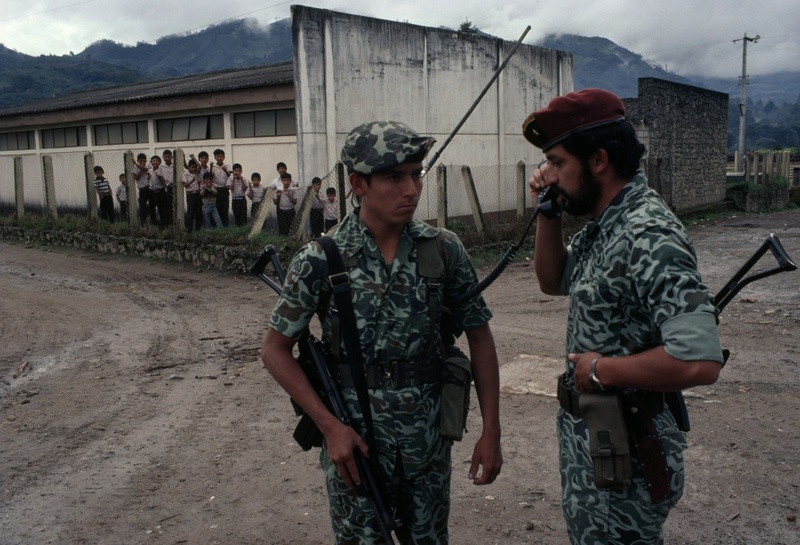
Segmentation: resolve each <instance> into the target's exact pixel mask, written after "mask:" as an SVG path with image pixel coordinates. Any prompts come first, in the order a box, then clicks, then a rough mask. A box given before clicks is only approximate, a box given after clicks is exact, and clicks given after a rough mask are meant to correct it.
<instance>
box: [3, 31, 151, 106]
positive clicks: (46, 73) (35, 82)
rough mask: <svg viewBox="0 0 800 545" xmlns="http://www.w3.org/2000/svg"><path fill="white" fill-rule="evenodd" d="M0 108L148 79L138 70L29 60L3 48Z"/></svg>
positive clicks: (65, 58) (71, 58) (68, 60)
mask: <svg viewBox="0 0 800 545" xmlns="http://www.w3.org/2000/svg"><path fill="white" fill-rule="evenodd" d="M0 48H2V50H3V51H2V54H0V108H7V107H10V106H16V105H19V104H26V103H29V102H38V101H40V100H44V99H47V98H50V97H54V96H61V95H65V94H67V93H71V92H74V91H80V90H84V89H97V88H100V87H110V86H113V85H124V84H129V83H134V82H137V81H142V80H144V79H146V76H145V74H143V73H142V72H140V71H139V70H136V69H133V68H128V67H125V66H117V65H114V64H109V63H105V62H96V61H86V60H84V59H81V58H78V57H75V56H70V55H65V56H61V57H59V56H55V55H49V56H45V55H43V56H40V57H28V58H27V59H20V58H15V56H18V57H27V55H20V54H19V53H15V52H13V51H10V50H8V49H6V48H4V47H2V46H0Z"/></svg>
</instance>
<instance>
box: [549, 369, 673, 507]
mask: <svg viewBox="0 0 800 545" xmlns="http://www.w3.org/2000/svg"><path fill="white" fill-rule="evenodd" d="M557 393H558V401H559V403H560V405H561V407H562V408H563V409H564V410H565V411H567V412H568V413H570V414H571V415H573V416H574V417H576V418H582V419H583V420H584V421H585V423H586V428H587V432H588V435H589V452H590V454H591V456H592V459H593V461H594V470H595V471H594V472H595V485H596V486H597V487H598V488H611V489H617V490H620V489H624V488H626V487H627V486H629V485H630V484H631V476H632V465H631V452H632V450H633V449H635V451H636V454H637V457H638V459H639V462H640V464H641V468H642V472H643V473H644V476H645V480H646V481H647V485H648V489H649V491H650V496H651V499H652V500H653V502H659V501H662V500H663V499H664V498H666V497H667V494H668V492H669V479H668V474H667V469H666V461H665V456H664V452H663V449H662V448H661V442H660V439H659V438H658V435H657V434H656V433H655V427H654V426H653V423H652V422H653V417H655V416H656V415H658V414H659V413H661V412H662V411H663V410H664V403H665V395H664V394H662V393H660V392H641V391H625V393H621V392H604V393H591V394H578V393H577V392H576V391H574V390H572V389H571V388H570V387H569V386H568V384H567V382H566V378H565V376H564V375H562V376H561V377H560V378H559V380H558V390H557ZM681 401H682V398H681Z"/></svg>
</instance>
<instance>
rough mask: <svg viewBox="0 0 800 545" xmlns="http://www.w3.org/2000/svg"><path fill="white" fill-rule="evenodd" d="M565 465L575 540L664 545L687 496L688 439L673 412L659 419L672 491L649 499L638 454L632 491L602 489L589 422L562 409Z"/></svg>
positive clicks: (590, 544)
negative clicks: (667, 526)
mask: <svg viewBox="0 0 800 545" xmlns="http://www.w3.org/2000/svg"><path fill="white" fill-rule="evenodd" d="M556 424H557V428H558V429H557V432H558V445H559V465H560V468H561V507H562V510H563V512H564V519H565V520H566V523H567V533H568V535H569V539H570V542H571V543H572V545H663V543H664V532H663V526H664V522H665V521H666V520H667V516H668V515H669V512H670V509H672V507H674V506H675V504H676V503H678V500H679V499H680V498H681V496H682V495H683V484H684V471H683V469H684V468H683V451H684V450H685V449H686V438H685V436H684V434H683V432H681V431H679V430H678V429H677V426H676V425H675V420H674V419H673V418H672V415H671V414H670V413H669V411H664V412H662V413H661V414H660V415H658V416H656V417H655V418H654V424H655V427H656V429H657V430H658V432H659V437H661V443H662V446H663V448H664V454H665V456H666V461H667V466H668V468H669V477H670V492H669V495H668V497H667V498H666V499H665V500H664V501H662V502H659V503H653V502H651V501H650V492H649V491H648V489H647V483H646V482H645V480H644V476H643V474H642V470H641V466H640V464H639V460H638V458H636V456H635V455H634V456H632V459H633V460H632V462H633V484H632V485H631V486H630V487H628V489H627V490H624V491H617V490H610V489H598V488H597V487H596V486H595V484H594V463H593V461H592V457H591V455H590V454H589V439H588V433H587V431H586V424H585V423H584V421H583V420H582V419H580V418H575V417H574V416H572V415H571V414H569V413H567V412H566V411H564V410H563V409H561V408H559V409H558V417H557V419H556Z"/></svg>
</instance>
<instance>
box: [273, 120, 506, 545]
mask: <svg viewBox="0 0 800 545" xmlns="http://www.w3.org/2000/svg"><path fill="white" fill-rule="evenodd" d="M433 142H434V141H433V139H432V138H427V137H421V136H419V135H418V134H417V133H416V132H414V131H413V130H412V129H411V128H409V127H408V126H407V125H405V124H403V123H398V122H392V121H389V122H372V123H365V124H363V125H360V126H359V127H356V128H355V129H354V130H353V131H352V132H351V133H350V135H349V136H348V137H347V139H346V141H345V145H344V148H343V149H342V162H343V163H344V164H345V165H346V167H347V169H348V174H349V181H350V185H351V188H352V191H353V193H354V194H355V195H356V196H357V197H358V198H359V201H360V207H358V208H357V209H356V210H355V211H354V212H353V213H351V214H349V215H347V216H346V217H345V218H344V219H343V220H342V222H341V223H340V224H339V225H338V226H337V227H336V228H335V229H334V230H333V231H332V232H330V233H328V234H329V235H330V236H331V237H332V238H333V240H334V241H335V242H336V244H337V247H338V248H339V250H340V253H341V254H342V259H343V260H344V262H345V268H346V269H347V270H348V273H349V276H350V282H351V289H352V294H353V306H354V307H355V313H356V320H357V322H358V323H357V328H358V331H359V332H360V334H361V338H360V341H361V342H360V344H361V350H362V352H363V356H364V361H365V363H366V365H367V368H368V369H369V368H370V366H380V365H383V363H382V362H389V361H392V360H397V361H400V362H403V363H402V365H405V364H406V363H413V362H415V361H416V362H420V361H422V362H425V367H426V368H428V367H429V368H430V372H427V371H426V372H419V373H418V374H419V376H418V378H416V379H415V380H416V381H417V383H415V384H412V385H403V386H399V385H398V386H396V385H394V384H393V383H392V382H391V380H387V381H386V382H385V383H384V384H382V385H380V387H372V386H370V388H369V397H370V403H371V406H372V411H373V417H372V418H373V427H374V436H375V442H376V445H377V449H378V452H377V453H371V452H368V447H367V444H366V443H365V441H364V439H363V437H365V428H364V424H363V419H362V417H361V409H360V405H359V404H358V400H357V395H356V392H355V389H354V388H352V387H347V385H345V387H343V388H341V391H342V394H343V397H344V399H345V403H346V404H347V405H348V409H349V411H350V414H351V415H352V416H353V419H354V425H355V428H356V430H353V429H351V428H349V427H347V426H344V425H343V424H342V423H341V422H339V421H338V420H337V419H336V418H335V417H334V416H333V415H332V414H331V413H329V412H328V410H327V409H326V408H325V407H324V405H323V404H322V402H321V401H320V399H319V397H318V396H317V394H316V392H314V391H313V390H312V389H311V387H310V386H309V383H308V380H307V379H306V377H305V375H304V374H303V373H302V371H301V370H300V368H299V367H298V365H297V363H296V362H295V360H294V359H293V358H292V348H293V346H294V344H295V343H296V342H297V340H298V339H299V337H300V334H301V333H302V331H303V329H304V328H305V327H306V326H307V325H308V323H309V322H310V321H311V319H312V317H313V315H314V314H315V313H317V314H319V315H320V316H321V317H322V327H323V338H328V339H330V338H331V314H332V313H327V312H326V310H327V307H328V305H329V302H330V301H331V294H330V288H329V285H328V283H327V280H326V278H327V273H326V270H327V262H326V258H325V254H324V252H323V251H322V249H321V246H320V245H319V243H317V242H311V243H309V244H308V245H306V246H305V247H304V248H303V249H301V250H300V252H299V253H298V254H297V255H296V256H295V258H294V259H293V260H292V262H291V264H290V266H289V268H288V271H287V277H286V282H285V284H284V287H283V292H282V294H281V296H280V298H279V301H278V303H277V305H276V307H275V310H274V312H273V314H272V316H271V318H270V322H269V329H268V330H267V333H266V336H265V338H264V344H263V347H262V357H263V360H264V364H265V366H266V367H267V369H268V370H269V371H270V373H272V375H273V376H274V377H275V379H276V380H277V381H278V382H279V383H280V384H281V386H283V388H284V389H285V390H286V391H287V392H288V393H289V394H290V396H291V397H292V399H294V400H295V401H296V402H298V403H299V404H300V405H301V406H302V407H303V409H304V410H305V411H306V412H307V413H308V414H309V415H310V416H311V417H312V418H313V420H314V422H315V423H316V424H317V426H318V427H319V429H320V430H321V431H322V433H323V435H324V442H323V448H322V451H321V453H320V462H321V464H322V467H323V469H324V472H325V478H326V482H327V488H328V497H329V502H330V515H331V520H332V526H333V531H334V536H335V540H334V542H335V543H336V544H341V545H344V544H360V543H375V542H377V541H379V539H380V538H379V536H380V534H379V533H378V530H377V526H376V523H375V519H374V516H373V513H372V510H371V508H370V506H369V503H368V502H367V501H366V499H365V498H364V497H360V496H358V495H356V494H355V493H354V492H353V488H354V483H358V482H360V480H359V477H358V473H357V471H356V469H355V462H354V459H353V455H352V453H353V450H354V449H356V448H357V449H360V450H361V451H362V452H363V453H364V454H365V455H368V456H375V455H376V454H377V456H378V459H379V462H380V467H381V469H382V473H383V475H382V477H383V479H384V482H385V483H386V484H387V488H388V493H389V496H390V498H389V500H390V502H391V504H392V505H393V506H394V507H395V509H396V513H397V516H398V517H399V518H400V519H401V520H402V526H401V527H400V528H398V529H397V530H396V531H395V534H396V536H397V537H398V539H399V540H400V541H401V542H402V543H408V544H412V543H413V544H445V543H447V542H448V531H447V520H448V515H449V508H450V476H451V469H452V466H451V462H450V448H451V442H450V441H447V440H445V439H444V438H443V437H442V435H441V434H440V432H439V427H438V415H439V408H440V392H441V384H440V376H441V360H442V357H441V351H440V349H439V348H438V347H440V345H441V342H440V338H439V324H438V323H431V317H430V315H429V308H428V306H429V305H428V301H429V300H428V287H429V286H428V280H427V279H426V278H424V277H422V276H421V275H420V274H419V271H418V252H417V247H418V242H419V241H421V240H423V239H428V238H434V237H436V236H437V234H440V237H441V241H442V243H443V244H442V246H443V251H444V254H445V256H444V262H445V263H446V273H445V274H446V276H445V277H444V278H443V280H442V281H441V282H440V286H439V288H438V289H439V301H443V302H444V303H445V304H446V303H447V302H448V301H454V300H456V299H458V297H459V296H460V295H461V294H463V293H465V292H466V291H467V290H468V288H469V287H470V286H472V285H473V284H474V283H475V282H476V275H475V271H474V269H473V267H472V265H471V263H470V261H469V257H468V255H467V253H466V251H465V249H464V247H463V245H462V244H461V241H460V240H459V239H458V237H457V236H456V235H455V234H454V233H452V232H450V231H447V230H443V229H437V228H434V227H431V226H430V225H428V224H426V223H423V222H421V221H416V220H414V219H413V216H414V211H415V210H416V207H417V203H418V201H419V197H420V193H421V190H422V177H421V171H422V160H423V159H424V157H425V155H426V154H427V152H428V150H429V149H430V147H431V146H432V145H433ZM449 310H450V312H451V314H452V317H453V321H454V323H455V325H456V328H457V329H460V330H463V331H464V332H465V333H466V337H467V340H468V343H469V348H470V353H471V360H472V367H473V375H474V378H475V386H476V390H477V393H478V400H479V404H480V408H481V416H482V420H483V430H482V433H481V435H480V437H479V438H478V441H477V444H476V446H475V449H474V451H473V456H472V464H471V466H470V469H469V478H470V479H471V480H472V481H473V482H474V483H475V484H478V485H483V484H488V483H491V482H493V481H494V480H495V478H496V477H497V475H498V473H499V472H500V467H501V465H502V454H501V450H500V422H499V415H498V412H499V378H498V366H497V354H496V352H495V346H494V340H493V337H492V333H491V330H490V329H489V325H488V322H489V319H490V318H491V313H490V312H489V309H488V308H487V307H486V304H485V303H484V301H483V299H482V298H481V297H478V298H477V299H473V300H471V301H467V302H464V303H461V304H458V305H454V306H452V307H450V308H449ZM430 341H434V345H435V346H436V347H437V349H436V350H435V353H434V354H433V356H431V354H426V346H430V345H429V343H430ZM341 344H343V343H341ZM340 350H341V352H342V354H343V353H344V346H341V347H340ZM333 374H334V376H336V373H333ZM367 374H368V375H370V374H371V373H369V372H368V373H367Z"/></svg>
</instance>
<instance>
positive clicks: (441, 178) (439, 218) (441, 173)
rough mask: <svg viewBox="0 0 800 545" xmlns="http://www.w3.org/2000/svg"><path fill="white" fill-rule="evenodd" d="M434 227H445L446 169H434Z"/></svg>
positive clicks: (443, 167) (442, 167) (441, 166)
mask: <svg viewBox="0 0 800 545" xmlns="http://www.w3.org/2000/svg"><path fill="white" fill-rule="evenodd" d="M436 200H437V201H438V202H437V203H436V205H437V206H436V226H437V227H444V228H446V227H447V167H446V166H444V165H439V166H438V167H436Z"/></svg>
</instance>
